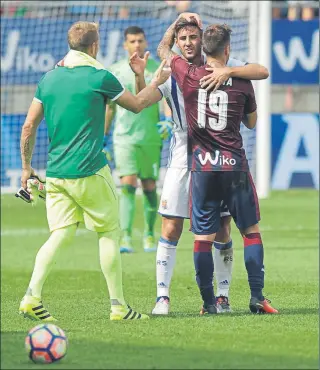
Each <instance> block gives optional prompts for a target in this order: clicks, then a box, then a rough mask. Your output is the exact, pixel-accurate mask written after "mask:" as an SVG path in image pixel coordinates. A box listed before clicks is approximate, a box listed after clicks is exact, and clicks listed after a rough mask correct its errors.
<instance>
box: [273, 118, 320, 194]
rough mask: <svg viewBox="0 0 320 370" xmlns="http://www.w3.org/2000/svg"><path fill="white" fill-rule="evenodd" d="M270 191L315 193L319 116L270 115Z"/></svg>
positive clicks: (317, 176) (317, 174) (317, 181)
mask: <svg viewBox="0 0 320 370" xmlns="http://www.w3.org/2000/svg"><path fill="white" fill-rule="evenodd" d="M271 187H272V189H281V190H284V189H289V188H296V187H299V188H300V187H308V188H316V189H319V114H313V113H287V114H273V115H272V182H271Z"/></svg>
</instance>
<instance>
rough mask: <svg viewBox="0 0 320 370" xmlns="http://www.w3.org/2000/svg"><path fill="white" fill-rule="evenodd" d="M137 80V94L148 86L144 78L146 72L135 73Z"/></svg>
mask: <svg viewBox="0 0 320 370" xmlns="http://www.w3.org/2000/svg"><path fill="white" fill-rule="evenodd" d="M135 80H136V94H139V92H140V91H141V90H143V89H144V88H145V87H146V86H147V84H146V81H145V79H144V74H140V75H135Z"/></svg>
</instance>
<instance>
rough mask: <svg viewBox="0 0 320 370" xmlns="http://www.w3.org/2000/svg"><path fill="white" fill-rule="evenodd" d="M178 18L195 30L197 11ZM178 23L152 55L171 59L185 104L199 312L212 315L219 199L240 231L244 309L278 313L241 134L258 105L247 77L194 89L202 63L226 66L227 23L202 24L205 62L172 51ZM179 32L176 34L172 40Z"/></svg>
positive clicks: (189, 50) (251, 123) (190, 46)
mask: <svg viewBox="0 0 320 370" xmlns="http://www.w3.org/2000/svg"><path fill="white" fill-rule="evenodd" d="M184 17H185V18H187V19H186V20H187V21H189V22H190V23H189V26H190V27H193V28H198V29H199V28H200V27H199V26H201V21H200V19H199V16H198V15H197V14H192V13H189V14H188V13H187V14H185V15H184ZM177 28H178V29H179V21H176V22H175V23H174V24H173V25H172V26H171V27H170V28H169V29H168V31H167V33H166V34H165V35H164V37H163V40H162V41H161V43H160V44H159V47H158V53H159V56H160V57H161V58H162V59H166V60H167V62H168V63H170V66H171V69H172V76H171V79H173V78H174V79H175V80H176V83H177V85H178V86H179V89H180V91H181V92H182V94H183V100H184V106H185V115H186V117H185V118H186V121H187V125H188V141H189V147H188V167H189V168H190V169H191V186H190V206H191V207H190V208H191V211H190V218H191V231H192V232H193V233H194V235H195V239H194V266H195V271H196V280H197V284H198V287H199V290H200V293H201V297H202V300H203V307H202V309H201V311H200V313H201V314H205V313H209V314H214V313H217V301H216V298H215V295H214V291H213V282H212V280H213V272H214V264H213V256H212V244H213V242H214V240H215V237H216V234H217V232H218V231H219V229H220V212H221V203H222V202H224V203H225V204H226V206H227V208H228V211H229V212H230V214H231V216H232V217H233V219H234V221H235V224H236V225H237V227H238V229H239V231H240V233H241V235H242V237H243V241H244V260H245V266H246V269H247V273H248V281H249V286H250V291H251V299H250V303H249V308H250V310H251V312H255V313H256V312H261V313H277V312H278V311H277V310H276V309H274V308H273V307H272V306H271V305H270V301H268V300H267V299H265V297H264V296H263V292H262V290H263V287H264V264H263V245H262V239H261V235H260V230H259V225H258V222H259V220H260V211H259V203H258V197H257V194H256V189H255V186H254V183H253V180H252V177H251V174H250V171H249V167H248V162H247V159H246V155H245V151H244V149H243V144H242V137H241V134H240V124H241V121H242V119H243V117H244V123H245V125H246V126H247V127H248V128H249V129H252V128H254V127H255V125H256V120H257V113H256V108H257V107H256V102H255V95H254V90H253V86H252V83H251V81H250V80H245V79H241V78H235V77H233V76H231V75H230V76H229V78H227V79H225V81H224V83H223V84H221V85H220V87H219V89H214V90H212V89H209V91H208V90H205V89H203V88H201V87H200V81H201V80H203V79H204V78H206V76H207V75H208V74H209V71H208V70H207V69H208V68H213V69H221V68H225V66H226V64H227V62H228V60H229V55H230V34H231V29H230V28H229V27H228V26H227V25H219V24H217V25H212V26H209V27H208V28H207V29H206V30H205V32H204V34H203V38H202V40H203V45H202V46H203V51H204V53H205V55H206V58H207V60H206V64H205V65H192V64H190V63H189V62H188V60H186V59H185V58H183V57H181V56H178V55H176V54H175V53H173V52H172V51H171V47H172V45H173V42H172V40H173V38H172V37H173V34H174V30H175V29H177ZM179 35H180V34H179V33H178V35H176V37H177V36H178V39H179ZM194 37H195V36H194ZM185 38H187V35H185ZM187 42H188V44H186V45H185V49H186V52H187V53H189V54H192V52H193V50H194V44H193V42H192V39H190V40H188V41H187ZM160 88H161V87H160ZM218 311H219V310H218Z"/></svg>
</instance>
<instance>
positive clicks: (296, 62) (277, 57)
mask: <svg viewBox="0 0 320 370" xmlns="http://www.w3.org/2000/svg"><path fill="white" fill-rule="evenodd" d="M271 78H272V83H273V84H303V85H307V84H318V83H319V20H312V21H301V20H297V21H289V20H283V19H281V20H274V21H273V22H272V68H271Z"/></svg>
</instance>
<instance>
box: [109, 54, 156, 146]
mask: <svg viewBox="0 0 320 370" xmlns="http://www.w3.org/2000/svg"><path fill="white" fill-rule="evenodd" d="M158 67H159V64H158V63H157V62H156V61H155V60H153V59H149V60H148V62H147V66H146V69H145V81H146V84H147V85H148V84H149V83H150V82H151V79H152V77H153V74H154V72H155V71H156V70H157V68H158ZM110 70H111V71H112V72H113V73H114V74H115V76H116V77H117V78H118V79H119V80H120V81H121V83H122V84H123V85H124V86H125V87H126V88H127V89H128V90H129V91H130V92H131V93H133V94H134V95H136V87H135V76H134V73H133V72H132V70H131V68H130V66H129V62H128V59H122V60H120V61H119V62H117V63H115V64H113V65H112V66H111V67H110ZM159 117H160V112H159V104H154V105H152V106H151V107H149V108H145V109H144V110H142V111H141V112H140V113H138V114H135V113H132V112H129V111H128V110H126V109H124V108H121V107H120V106H117V108H116V117H115V126H114V133H113V141H114V143H115V144H117V145H126V144H134V145H157V146H160V145H161V138H160V135H159V133H158V129H157V123H158V122H159V120H160V118H159Z"/></svg>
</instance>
